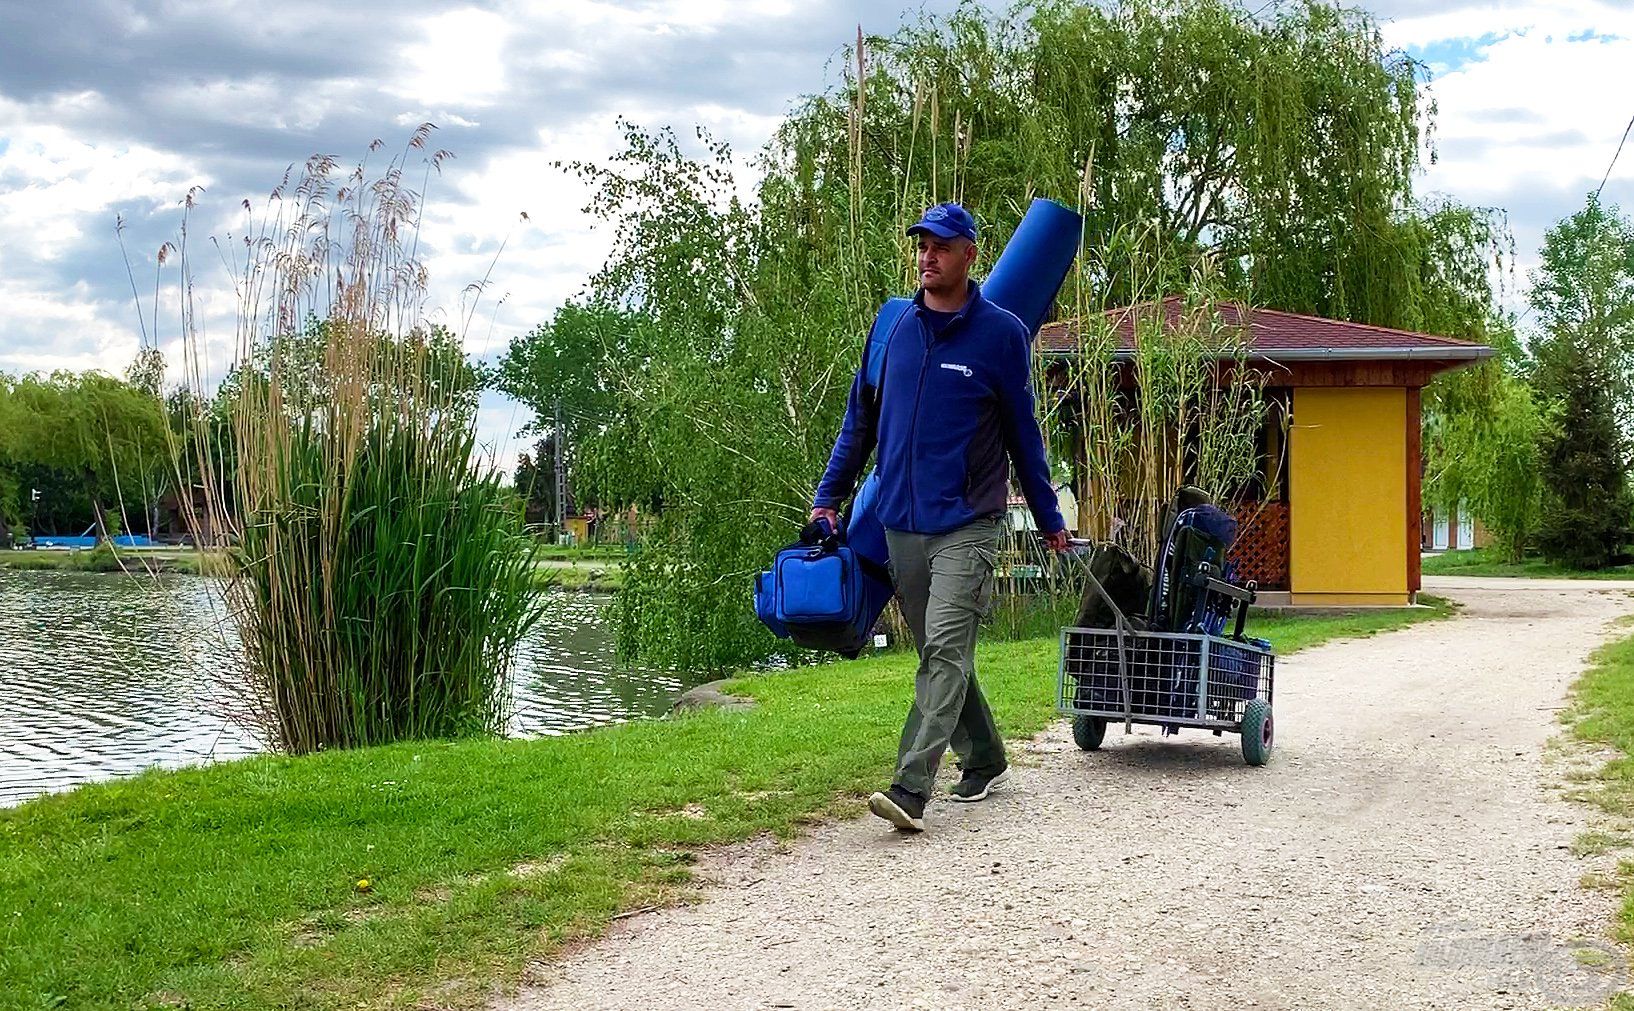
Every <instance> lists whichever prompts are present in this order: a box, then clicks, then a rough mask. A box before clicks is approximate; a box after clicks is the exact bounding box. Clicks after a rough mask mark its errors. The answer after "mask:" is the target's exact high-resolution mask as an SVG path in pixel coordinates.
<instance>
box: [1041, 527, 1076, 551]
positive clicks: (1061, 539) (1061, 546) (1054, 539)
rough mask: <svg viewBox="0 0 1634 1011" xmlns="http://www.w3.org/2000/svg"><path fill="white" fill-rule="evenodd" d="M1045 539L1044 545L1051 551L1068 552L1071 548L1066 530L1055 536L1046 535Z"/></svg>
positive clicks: (1058, 531)
mask: <svg viewBox="0 0 1634 1011" xmlns="http://www.w3.org/2000/svg"><path fill="white" fill-rule="evenodd" d="M1043 537H1044V543H1045V544H1048V545H1049V546H1050V550H1051V551H1066V550H1067V549H1068V548H1069V547H1070V545H1069V544H1068V543H1067V532H1066V530H1057V531H1056V532H1055V533H1053V534H1044V535H1043Z"/></svg>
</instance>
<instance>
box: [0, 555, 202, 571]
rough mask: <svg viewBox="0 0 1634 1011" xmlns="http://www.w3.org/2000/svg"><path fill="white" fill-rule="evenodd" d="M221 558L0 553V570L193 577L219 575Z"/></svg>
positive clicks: (200, 556)
mask: <svg viewBox="0 0 1634 1011" xmlns="http://www.w3.org/2000/svg"><path fill="white" fill-rule="evenodd" d="M223 564H224V563H223V561H222V556H221V555H220V554H217V553H210V554H204V555H201V554H200V553H199V552H197V551H194V550H192V549H189V548H161V549H151V548H149V549H143V550H139V551H123V550H121V551H115V550H113V549H111V548H95V549H93V550H90V551H0V569H10V570H12V571H15V572H177V573H183V574H185V575H190V576H196V575H198V574H199V573H200V572H201V571H206V570H208V571H210V572H212V573H215V572H219V571H221V569H222V566H223Z"/></svg>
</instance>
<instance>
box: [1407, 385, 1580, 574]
mask: <svg viewBox="0 0 1634 1011" xmlns="http://www.w3.org/2000/svg"><path fill="white" fill-rule="evenodd" d="M1425 407H1426V410H1425V425H1424V444H1425V449H1426V455H1427V457H1428V459H1429V463H1430V466H1429V469H1428V473H1427V474H1426V476H1425V482H1424V498H1425V501H1426V502H1428V503H1430V504H1432V505H1438V506H1441V507H1442V508H1455V507H1456V508H1467V509H1469V510H1470V513H1471V515H1473V516H1475V517H1476V518H1477V519H1479V520H1480V521H1481V523H1482V525H1484V526H1485V527H1486V529H1487V531H1488V532H1489V533H1491V534H1492V536H1493V537H1494V538H1495V539H1496V541H1497V544H1498V547H1499V548H1500V549H1501V550H1502V551H1503V552H1504V554H1505V555H1507V556H1508V558H1509V559H1510V560H1511V561H1519V560H1520V558H1521V555H1522V554H1523V553H1524V552H1525V550H1526V548H1527V546H1528V545H1529V544H1530V543H1531V542H1532V539H1533V535H1534V533H1535V532H1536V531H1537V529H1538V525H1539V523H1540V521H1541V519H1542V505H1543V492H1544V477H1543V471H1542V459H1541V453H1542V447H1543V444H1544V442H1545V441H1546V440H1547V439H1549V438H1550V437H1551V433H1553V432H1554V431H1555V423H1556V414H1557V413H1558V412H1557V410H1556V405H1554V404H1552V403H1549V402H1547V401H1544V400H1543V399H1542V398H1540V397H1539V396H1538V395H1537V394H1536V392H1535V391H1534V390H1533V389H1532V386H1531V385H1530V384H1529V383H1528V382H1527V381H1526V380H1525V379H1524V378H1522V377H1521V376H1519V375H1517V374H1516V373H1515V372H1514V371H1513V370H1512V369H1511V368H1510V367H1509V366H1508V365H1507V363H1505V362H1502V361H1492V362H1486V363H1483V364H1482V365H1480V366H1478V367H1476V368H1472V369H1466V370H1463V371H1460V372H1456V373H1454V374H1452V375H1450V376H1446V377H1443V378H1442V379H1441V380H1440V381H1438V382H1437V383H1436V384H1435V385H1433V386H1432V387H1431V388H1430V390H1429V393H1428V395H1427V399H1426V401H1425Z"/></svg>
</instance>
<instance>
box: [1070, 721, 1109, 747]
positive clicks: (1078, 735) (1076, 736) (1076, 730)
mask: <svg viewBox="0 0 1634 1011" xmlns="http://www.w3.org/2000/svg"><path fill="white" fill-rule="evenodd" d="M1105 738H1106V721H1105V720H1103V719H1101V718H1100V717H1098V716H1074V717H1073V718H1072V739H1073V740H1074V741H1076V742H1077V743H1078V747H1080V748H1083V749H1084V750H1085V751H1094V750H1095V749H1097V748H1099V747H1100V746H1101V741H1103V740H1104V739H1105Z"/></svg>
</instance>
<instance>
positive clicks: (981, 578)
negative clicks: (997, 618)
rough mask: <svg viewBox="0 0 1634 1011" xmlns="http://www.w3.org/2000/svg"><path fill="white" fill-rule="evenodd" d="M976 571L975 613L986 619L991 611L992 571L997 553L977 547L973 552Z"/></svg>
mask: <svg viewBox="0 0 1634 1011" xmlns="http://www.w3.org/2000/svg"><path fill="white" fill-rule="evenodd" d="M973 554H974V555H975V561H976V565H977V567H978V569H979V570H980V571H979V572H978V573H977V575H978V578H977V580H976V613H977V614H979V615H981V616H982V617H984V618H985V617H987V615H988V612H990V611H991V610H992V609H993V583H994V579H995V577H994V575H993V569H994V567H995V566H996V565H997V564H998V551H997V550H995V549H994V548H990V547H978V548H976V549H975V551H974V552H973Z"/></svg>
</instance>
